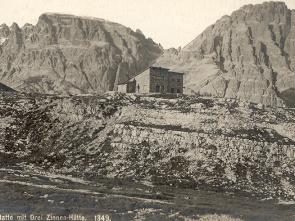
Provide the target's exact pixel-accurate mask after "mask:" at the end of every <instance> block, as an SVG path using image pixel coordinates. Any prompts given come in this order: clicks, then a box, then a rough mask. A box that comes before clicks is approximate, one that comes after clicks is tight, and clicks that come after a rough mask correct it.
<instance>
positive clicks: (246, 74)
mask: <svg viewBox="0 0 295 221" xmlns="http://www.w3.org/2000/svg"><path fill="white" fill-rule="evenodd" d="M294 39H295V11H294V10H290V9H288V8H287V6H286V4H285V3H284V2H265V3H263V4H258V5H246V6H243V7H241V8H240V9H238V10H236V11H234V12H233V13H232V14H231V15H230V16H228V15H226V16H223V17H222V18H221V19H219V20H217V22H216V23H215V24H213V25H211V26H209V27H208V28H207V29H205V31H204V32H202V33H201V34H200V35H198V36H197V37H196V38H195V39H194V40H193V41H191V42H190V43H189V44H187V45H186V46H185V47H184V48H183V49H181V50H180V51H178V50H176V49H170V50H166V51H165V53H164V55H163V56H161V57H160V58H159V59H158V61H157V63H156V65H159V66H164V67H167V68H170V69H173V70H176V71H183V72H186V80H185V86H186V93H192V94H202V95H211V96H216V97H226V98H236V99H241V100H246V101H251V102H255V103H263V104H266V105H272V106H283V105H293V103H294V101H293V100H292V98H291V99H290V97H292V96H293V92H292V90H293V89H292V88H293V87H294V86H295V82H294V80H293V79H294V76H295V68H294V67H295V53H294V51H295V45H294Z"/></svg>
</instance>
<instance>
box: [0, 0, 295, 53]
mask: <svg viewBox="0 0 295 221" xmlns="http://www.w3.org/2000/svg"><path fill="white" fill-rule="evenodd" d="M264 1H265V0H0V3H1V4H0V5H1V7H0V23H6V24H8V25H11V24H12V22H17V23H18V24H19V25H20V26H22V25H23V24H25V23H32V24H36V23H37V20H38V17H39V15H40V14H42V13H44V12H61V13H69V14H75V15H84V16H93V17H98V18H104V19H107V20H110V21H114V22H118V23H121V24H123V25H125V26H128V27H130V28H132V29H134V30H135V29H137V28H139V29H140V30H142V32H143V33H144V34H145V35H146V36H147V37H151V38H153V39H154V41H156V42H158V43H161V44H162V45H163V46H164V47H165V48H168V47H178V46H184V45H186V44H187V43H189V42H190V41H191V40H193V39H194V38H195V37H196V36H197V35H198V34H200V33H201V32H202V31H203V30H204V29H205V28H206V27H207V26H209V25H211V24H213V23H215V21H216V20H218V19H219V18H220V17H221V16H223V15H225V14H228V15H229V14H231V13H232V12H233V11H234V10H236V9H238V8H240V7H241V6H242V5H245V4H256V3H262V2H264ZM285 2H286V4H287V5H288V6H289V8H291V9H295V0H285Z"/></svg>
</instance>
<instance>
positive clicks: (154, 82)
mask: <svg viewBox="0 0 295 221" xmlns="http://www.w3.org/2000/svg"><path fill="white" fill-rule="evenodd" d="M183 75H184V74H183V73H178V72H173V71H169V69H166V68H162V67H149V68H148V69H146V70H145V71H144V72H142V73H140V74H138V75H137V76H135V77H133V78H131V79H130V80H128V82H124V83H122V84H118V91H119V92H124V93H172V94H174V93H177V94H182V93H183Z"/></svg>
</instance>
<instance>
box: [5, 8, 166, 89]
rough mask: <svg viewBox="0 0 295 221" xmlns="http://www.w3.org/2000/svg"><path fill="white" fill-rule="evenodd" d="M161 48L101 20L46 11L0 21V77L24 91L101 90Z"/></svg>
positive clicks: (142, 64) (132, 71)
mask: <svg viewBox="0 0 295 221" xmlns="http://www.w3.org/2000/svg"><path fill="white" fill-rule="evenodd" d="M161 53H162V48H161V47H160V46H159V45H157V44H155V43H154V42H153V41H152V40H151V39H146V38H145V36H144V35H143V34H142V33H141V32H140V31H138V32H134V31H132V30H131V29H130V28H126V27H124V26H122V25H120V24H116V23H112V22H108V21H104V20H102V19H96V18H88V17H76V16H72V15H63V14H49V13H47V14H43V15H41V16H40V17H39V21H38V23H37V25H36V26H33V25H30V24H26V25H25V26H24V27H22V28H20V27H19V26H18V25H17V24H13V25H12V26H11V27H10V28H9V27H7V26H6V25H5V24H4V25H1V26H0V81H1V82H3V83H5V84H7V85H9V86H11V87H13V88H15V89H18V90H21V91H26V92H41V93H102V92H105V91H107V90H113V89H115V88H116V84H117V83H118V82H119V81H124V80H126V79H128V78H129V77H130V76H132V75H134V74H136V73H137V72H139V71H141V70H142V69H144V68H146V67H147V66H148V65H150V64H151V63H152V62H153V61H154V60H155V59H156V58H158V57H159V56H160V54H161Z"/></svg>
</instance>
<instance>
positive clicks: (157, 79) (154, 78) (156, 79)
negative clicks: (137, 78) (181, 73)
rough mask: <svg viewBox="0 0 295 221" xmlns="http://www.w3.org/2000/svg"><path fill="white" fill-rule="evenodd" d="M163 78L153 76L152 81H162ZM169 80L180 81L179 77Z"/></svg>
mask: <svg viewBox="0 0 295 221" xmlns="http://www.w3.org/2000/svg"><path fill="white" fill-rule="evenodd" d="M164 80H165V78H164V76H155V77H153V78H152V81H164ZM171 81H172V82H175V81H177V83H181V79H180V78H177V79H175V78H171Z"/></svg>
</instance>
